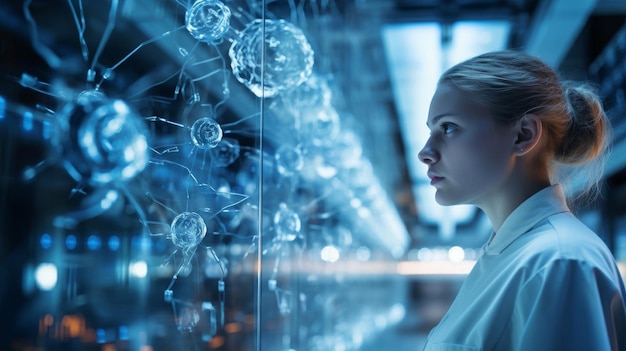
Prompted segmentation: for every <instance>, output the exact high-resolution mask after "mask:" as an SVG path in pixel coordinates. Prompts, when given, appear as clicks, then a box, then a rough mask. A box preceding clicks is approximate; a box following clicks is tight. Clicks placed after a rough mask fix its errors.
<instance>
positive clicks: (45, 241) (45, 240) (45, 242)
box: [39, 233, 52, 250]
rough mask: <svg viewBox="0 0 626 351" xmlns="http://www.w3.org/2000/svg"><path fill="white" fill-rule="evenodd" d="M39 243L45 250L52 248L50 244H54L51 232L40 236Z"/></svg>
mask: <svg viewBox="0 0 626 351" xmlns="http://www.w3.org/2000/svg"><path fill="white" fill-rule="evenodd" d="M39 244H40V245H41V248H42V249H44V250H47V249H49V248H50V246H52V237H51V236H50V234H48V233H44V234H42V235H41V238H39Z"/></svg>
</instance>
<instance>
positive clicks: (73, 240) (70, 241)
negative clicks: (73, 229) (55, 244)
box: [65, 234, 78, 250]
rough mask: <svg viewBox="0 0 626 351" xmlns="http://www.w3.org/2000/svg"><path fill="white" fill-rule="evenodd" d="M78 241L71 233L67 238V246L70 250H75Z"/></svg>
mask: <svg viewBox="0 0 626 351" xmlns="http://www.w3.org/2000/svg"><path fill="white" fill-rule="evenodd" d="M77 243H78V241H77V240H76V237H75V236H74V235H71V234H70V235H68V236H67V237H66V238H65V247H67V249H68V250H74V249H75V248H76V244H77Z"/></svg>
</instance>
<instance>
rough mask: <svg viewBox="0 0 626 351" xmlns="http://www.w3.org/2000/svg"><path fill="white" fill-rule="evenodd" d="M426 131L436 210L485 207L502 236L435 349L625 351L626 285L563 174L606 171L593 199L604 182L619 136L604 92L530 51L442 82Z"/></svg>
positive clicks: (468, 283) (466, 67)
mask: <svg viewBox="0 0 626 351" xmlns="http://www.w3.org/2000/svg"><path fill="white" fill-rule="evenodd" d="M427 125H428V128H429V129H430V131H431V133H430V137H429V139H428V141H427V142H426V145H425V146H424V148H423V149H422V150H421V151H420V153H419V157H420V160H421V161H422V162H424V163H425V164H426V165H427V166H428V177H429V178H430V179H431V185H432V186H433V187H435V189H436V200H437V202H438V203H439V204H441V205H457V204H473V205H476V206H477V207H479V208H480V209H481V210H482V211H484V213H485V214H486V215H487V217H488V218H489V219H490V221H491V223H492V225H493V233H492V235H491V237H490V238H489V240H488V242H487V243H486V244H485V246H484V247H483V254H482V255H481V257H480V259H479V260H478V261H477V262H476V265H475V266H474V269H473V270H472V272H471V273H470V274H469V275H468V277H467V278H466V280H465V282H464V283H463V286H462V287H461V289H460V291H459V293H458V295H457V297H456V299H455V300H454V302H453V303H452V305H451V306H450V309H449V310H448V312H447V314H446V315H445V316H444V317H443V319H442V320H441V322H440V323H439V325H438V326H437V327H435V328H434V329H433V330H432V331H431V333H430V335H429V336H428V338H427V340H426V346H425V350H428V351H432V350H455V351H460V350H529V351H538V350H551V351H554V350H585V351H591V350H593V351H597V350H626V307H625V300H626V291H625V289H624V283H623V281H622V279H621V277H620V273H619V271H618V269H617V265H616V263H615V260H614V257H613V255H612V254H611V252H610V250H608V248H607V247H606V245H605V244H604V242H603V241H602V240H601V239H600V238H599V237H598V236H597V235H596V234H595V233H594V232H593V231H591V230H590V229H589V228H587V227H586V226H585V225H584V224H583V223H582V222H580V221H579V220H578V219H577V218H576V217H575V216H574V215H572V213H571V212H570V210H569V209H568V205H567V203H566V200H565V196H564V191H563V188H562V186H561V183H562V181H563V179H560V178H559V175H560V174H559V172H558V171H559V167H560V166H563V165H565V166H569V168H568V169H569V171H568V172H566V173H567V174H570V175H571V174H572V170H575V171H583V170H584V168H583V167H582V165H583V164H590V165H591V167H590V168H588V169H587V170H591V171H594V170H596V171H598V170H599V172H596V174H595V176H596V177H595V178H593V177H589V174H586V176H587V178H586V179H592V180H593V181H592V182H590V184H588V185H589V186H590V187H587V188H586V189H585V190H589V189H591V190H593V189H594V188H593V185H594V184H595V185H597V184H598V181H599V180H600V179H601V176H602V174H601V171H602V167H600V166H601V164H600V166H598V164H594V163H593V162H591V161H598V160H600V161H601V160H602V159H603V157H604V156H605V154H606V153H605V151H606V149H607V146H608V144H609V130H610V128H609V125H608V121H607V119H606V116H605V114H604V111H603V109H602V105H601V103H600V101H599V99H598V97H597V96H596V95H595V94H594V92H593V91H592V90H591V89H590V88H589V87H586V86H583V85H575V84H573V83H565V82H561V81H560V80H559V77H558V76H557V73H556V72H554V71H553V70H552V69H551V68H549V67H548V66H547V65H545V64H544V63H542V62H541V61H540V60H538V59H537V58H535V57H532V56H530V55H527V54H524V53H522V52H516V51H500V52H492V53H486V54H483V55H480V56H477V57H474V58H472V59H469V60H467V61H465V62H462V63H460V64H458V65H456V66H454V67H452V68H451V69H449V70H448V71H446V72H445V73H444V74H443V75H442V77H441V78H440V80H439V83H438V85H437V90H436V92H435V94H434V96H433V99H432V101H431V105H430V111H429V115H428V122H427ZM572 166H575V167H572ZM595 189H596V191H597V187H596V188H595ZM575 193H576V194H583V193H585V191H583V190H580V191H578V190H576V191H575ZM587 195H589V193H588V192H587Z"/></svg>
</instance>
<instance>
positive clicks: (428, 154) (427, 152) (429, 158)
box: [417, 142, 439, 165]
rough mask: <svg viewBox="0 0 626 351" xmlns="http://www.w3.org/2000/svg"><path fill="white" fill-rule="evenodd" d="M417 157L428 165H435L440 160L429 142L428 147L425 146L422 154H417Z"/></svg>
mask: <svg viewBox="0 0 626 351" xmlns="http://www.w3.org/2000/svg"><path fill="white" fill-rule="evenodd" d="M417 157H418V158H419V160H420V161H422V162H423V163H425V164H427V165H430V164H433V163H435V162H437V160H439V155H438V154H437V152H436V151H435V150H434V149H433V148H432V147H431V145H430V143H429V142H426V145H424V147H423V148H422V149H421V150H420V152H419V153H418V154H417Z"/></svg>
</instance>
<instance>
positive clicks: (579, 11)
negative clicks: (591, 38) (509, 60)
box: [524, 0, 597, 68]
mask: <svg viewBox="0 0 626 351" xmlns="http://www.w3.org/2000/svg"><path fill="white" fill-rule="evenodd" d="M596 2H597V0H577V1H571V0H543V1H542V2H541V3H540V4H539V7H538V8H537V11H536V13H535V15H534V16H533V22H532V23H531V27H530V31H529V35H528V39H527V41H526V44H525V45H524V50H525V51H526V52H528V53H530V54H532V55H535V56H537V57H539V58H541V59H542V60H543V61H544V62H546V63H547V64H549V65H550V66H552V67H553V68H558V67H559V65H560V64H561V62H563V58H564V57H565V55H566V54H567V52H568V51H569V49H570V48H571V46H572V44H573V43H574V41H575V40H576V38H577V37H578V36H579V34H580V32H581V30H582V28H583V27H584V26H585V23H586V22H587V19H588V18H589V16H590V15H591V13H592V12H593V10H594V8H595V6H596Z"/></svg>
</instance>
